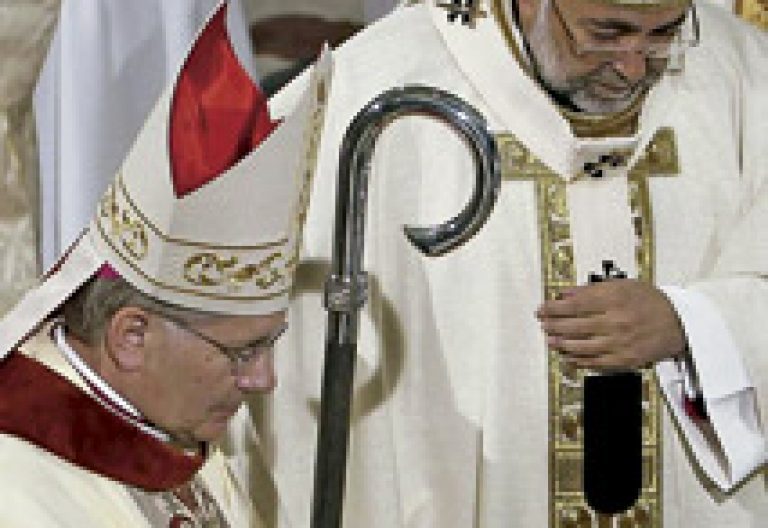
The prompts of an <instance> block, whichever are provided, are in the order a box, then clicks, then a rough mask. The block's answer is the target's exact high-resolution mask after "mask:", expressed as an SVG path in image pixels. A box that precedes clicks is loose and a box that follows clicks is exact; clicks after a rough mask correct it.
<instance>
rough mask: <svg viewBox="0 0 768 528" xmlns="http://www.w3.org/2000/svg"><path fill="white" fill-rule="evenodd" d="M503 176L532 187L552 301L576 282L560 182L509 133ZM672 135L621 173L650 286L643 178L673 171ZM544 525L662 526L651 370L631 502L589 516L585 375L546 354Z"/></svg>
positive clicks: (502, 139)
mask: <svg viewBox="0 0 768 528" xmlns="http://www.w3.org/2000/svg"><path fill="white" fill-rule="evenodd" d="M497 141H498V144H499V150H500V153H501V159H502V174H503V178H504V179H505V180H507V181H530V182H532V183H533V185H534V186H535V189H536V200H537V210H538V221H539V227H540V235H541V247H542V272H543V277H544V297H545V298H546V299H554V298H556V297H557V296H558V295H559V293H560V292H561V291H562V290H563V289H564V288H567V287H569V286H573V285H575V265H574V260H573V258H574V257H573V245H572V242H571V233H570V224H569V212H568V203H567V199H566V196H567V193H566V187H567V185H568V184H567V183H566V181H565V179H563V178H561V177H560V176H559V175H558V174H557V173H555V172H554V171H552V170H551V169H549V168H548V167H546V166H545V165H544V164H543V163H542V162H541V161H540V160H538V159H536V157H535V156H534V155H533V154H532V153H531V152H530V151H529V150H528V149H527V148H526V147H525V145H523V144H522V143H521V142H519V141H518V140H517V139H516V138H515V137H514V136H513V135H511V134H501V135H499V136H498V137H497ZM677 169H678V162H677V150H676V147H675V138H674V133H673V132H672V131H671V130H670V129H662V130H660V131H658V132H657V134H656V135H655V136H654V139H653V141H651V143H650V144H649V145H648V147H647V148H646V150H645V152H644V154H643V155H642V156H641V158H640V159H639V160H638V162H637V163H636V164H635V166H634V167H632V168H631V169H630V171H629V174H628V183H629V192H630V206H631V211H632V217H633V225H634V227H635V234H636V237H637V238H636V240H637V261H638V268H639V270H640V279H641V280H644V281H649V282H652V281H653V264H654V247H653V240H654V237H653V221H652V211H651V200H650V192H649V185H648V181H649V178H650V177H652V176H656V175H657V174H658V175H665V176H666V175H673V174H677V173H678V172H679V171H678V170H677ZM548 362H549V395H550V402H549V403H550V415H549V425H550V427H549V429H550V439H549V444H550V458H549V474H550V527H551V528H595V527H597V528H613V527H621V528H661V527H662V525H663V511H662V481H661V469H662V442H661V438H662V436H661V412H662V409H663V406H662V400H661V397H660V394H659V390H658V387H657V382H656V379H655V375H654V373H653V370H652V369H647V370H643V371H642V377H643V404H642V405H643V481H642V482H643V483H642V491H641V496H640V499H639V500H638V503H637V504H636V505H635V507H633V508H632V509H631V510H629V511H628V512H626V513H624V514H621V515H617V516H605V515H600V514H597V513H596V512H594V511H592V510H591V509H590V508H589V507H588V506H587V504H586V500H585V498H584V494H583V481H582V468H583V433H582V423H581V419H582V405H583V402H582V399H583V380H584V376H585V374H587V373H588V372H587V371H584V370H582V369H577V368H575V367H573V366H571V365H568V364H566V363H564V362H561V361H560V357H559V354H558V353H557V352H555V351H549V356H548Z"/></svg>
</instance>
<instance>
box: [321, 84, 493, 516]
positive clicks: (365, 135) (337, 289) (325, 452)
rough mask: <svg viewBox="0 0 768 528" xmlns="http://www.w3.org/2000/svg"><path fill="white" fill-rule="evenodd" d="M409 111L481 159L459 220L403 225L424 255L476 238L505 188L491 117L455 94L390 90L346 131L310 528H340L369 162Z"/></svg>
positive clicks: (363, 284)
mask: <svg viewBox="0 0 768 528" xmlns="http://www.w3.org/2000/svg"><path fill="white" fill-rule="evenodd" d="M410 114H421V115H428V116H432V117H436V118H437V119H440V120H441V121H444V122H446V123H447V124H448V125H450V126H451V127H453V128H454V129H455V130H457V131H458V132H459V133H460V134H461V136H462V137H463V138H464V139H465V140H466V141H467V144H468V145H469V147H470V150H471V151H472V153H473V155H474V158H475V162H476V182H475V189H474V192H473V194H472V196H471V198H470V200H469V202H468V203H467V205H466V206H465V208H464V209H463V210H462V211H461V212H460V213H459V214H458V215H456V216H455V217H454V218H451V219H450V220H448V221H446V222H444V223H442V224H439V225H435V226H428V227H411V226H406V227H405V228H404V229H405V234H406V236H407V237H408V239H409V240H410V242H411V243H412V244H413V245H414V246H415V247H416V248H418V249H419V250H420V251H421V252H423V253H424V254H426V255H429V256H437V255H442V254H445V253H447V252H449V251H451V250H453V249H455V248H456V247H458V246H459V245H461V244H462V243H464V242H466V241H467V240H469V239H470V238H472V236H474V235H475V233H477V231H478V230H479V229H480V228H481V227H482V226H483V224H484V223H485V221H486V219H487V218H488V216H489V215H490V213H491V211H492V210H493V207H494V205H495V203H496V198H497V195H498V191H499V187H500V184H501V171H500V162H499V156H498V150H497V147H496V142H495V139H494V137H493V135H492V134H491V133H490V132H489V131H488V129H487V126H486V123H485V119H484V118H483V117H482V115H481V114H480V113H479V112H478V111H477V110H475V109H474V108H472V107H471V106H469V105H468V104H467V103H466V102H464V101H462V100H461V99H459V98H458V97H456V96H454V95H452V94H450V93H447V92H443V91H440V90H437V89H435V88H429V87H422V86H409V87H405V88H397V89H392V90H389V91H387V92H385V93H383V94H381V95H380V96H378V97H376V98H375V99H374V100H373V101H371V102H370V103H368V105H367V106H366V107H365V108H363V109H362V110H361V111H360V112H359V113H358V114H357V116H356V117H355V118H354V120H353V121H352V123H351V124H350V126H349V128H348V129H347V132H346V134H345V136H344V140H343V142H342V145H341V153H340V159H339V173H338V187H337V198H336V199H337V203H336V220H335V226H334V240H333V253H332V261H331V275H330V277H329V278H328V281H327V283H326V289H325V307H326V310H327V311H328V330H327V335H326V355H325V367H324V372H323V389H322V390H323V392H322V404H321V410H320V427H319V433H318V445H317V460H316V465H315V489H314V495H313V504H312V524H311V526H312V528H339V527H340V526H341V516H342V509H343V508H342V506H343V499H344V479H345V476H346V464H347V443H348V438H349V428H350V408H351V400H352V381H353V371H354V361H355V354H356V347H357V331H358V320H359V312H360V309H361V308H362V306H363V305H364V304H365V302H366V299H367V287H368V284H367V278H366V274H365V272H364V271H363V269H362V260H363V247H364V229H365V208H366V197H367V190H368V177H369V173H370V164H371V159H372V158H373V153H374V148H375V144H376V141H377V139H378V137H379V135H380V134H381V132H382V130H383V129H384V128H385V127H386V126H387V125H388V124H389V123H391V122H392V121H394V120H395V119H397V118H399V117H401V116H404V115H410Z"/></svg>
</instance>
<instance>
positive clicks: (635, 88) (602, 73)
mask: <svg viewBox="0 0 768 528" xmlns="http://www.w3.org/2000/svg"><path fill="white" fill-rule="evenodd" d="M663 74H664V68H663V67H661V66H656V67H654V66H652V65H651V64H649V65H648V72H647V74H646V75H645V76H644V77H643V78H641V79H640V80H639V81H637V82H635V83H633V82H632V81H630V80H629V79H627V77H626V76H625V75H624V74H622V73H621V72H620V71H619V70H617V69H616V68H615V67H614V66H613V65H612V64H611V63H605V64H603V65H601V66H600V67H599V68H598V69H596V70H594V71H591V72H589V73H586V74H584V75H580V76H578V77H574V78H571V79H568V87H567V88H566V90H567V91H568V92H570V93H573V92H577V91H581V90H584V89H586V88H587V87H588V86H590V85H592V84H594V83H596V82H600V83H602V84H606V85H608V86H613V87H616V88H617V91H618V90H619V89H624V90H625V92H626V93H627V95H631V94H636V93H638V92H640V91H643V90H646V89H648V88H650V87H651V86H652V85H654V84H655V83H656V82H657V81H658V80H659V79H660V78H661V76H662V75H663Z"/></svg>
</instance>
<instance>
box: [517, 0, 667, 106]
mask: <svg viewBox="0 0 768 528" xmlns="http://www.w3.org/2000/svg"><path fill="white" fill-rule="evenodd" d="M548 8H549V2H546V1H543V2H542V3H541V9H540V11H539V14H538V17H537V20H536V23H535V24H534V27H533V30H532V31H531V34H530V35H529V36H528V46H529V49H530V53H531V62H532V66H533V68H534V71H535V72H536V75H537V78H538V81H539V83H540V84H541V85H542V87H543V88H544V89H545V90H546V91H547V92H549V93H550V94H551V95H552V96H553V98H554V99H555V100H556V101H558V102H561V103H565V104H566V105H569V106H571V107H573V108H574V109H576V110H578V111H581V112H585V113H589V114H598V115H605V114H612V113H617V112H621V111H623V110H626V109H627V108H629V107H630V106H631V105H632V103H634V102H635V101H636V100H637V98H638V97H640V96H641V95H642V94H643V92H645V91H646V89H647V88H648V87H649V86H651V85H652V84H653V83H655V82H656V81H657V80H658V79H659V77H660V75H661V72H655V71H649V74H648V76H646V77H645V78H644V79H643V80H642V81H641V82H640V83H637V84H635V85H634V86H633V85H631V84H630V83H628V82H627V81H626V80H625V79H624V78H623V77H622V76H621V74H620V73H619V72H617V71H616V70H615V69H614V68H612V67H611V66H610V64H605V65H604V66H602V67H601V68H599V69H598V70H595V71H593V72H590V73H587V74H585V75H582V76H580V77H573V78H568V77H567V75H566V74H565V73H564V72H565V68H564V67H562V62H563V61H562V58H561V57H560V54H559V51H558V50H557V48H556V46H555V43H554V41H553V40H552V37H551V36H550V34H549V30H548V28H547V18H546V17H547V9H548ZM597 79H602V80H605V81H607V82H608V83H609V84H611V85H614V86H616V85H626V86H627V90H626V94H620V95H618V96H617V97H613V98H610V99H608V98H604V97H600V98H598V97H595V96H594V95H592V94H591V93H590V91H589V89H590V86H591V85H592V83H594V82H595V81H596V80H597Z"/></svg>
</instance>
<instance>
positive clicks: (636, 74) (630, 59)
mask: <svg viewBox="0 0 768 528" xmlns="http://www.w3.org/2000/svg"><path fill="white" fill-rule="evenodd" d="M613 67H614V68H615V69H616V71H617V72H618V73H620V74H621V76H622V77H623V78H624V79H625V80H627V81H628V82H630V83H631V84H632V85H635V84H637V83H639V82H640V81H642V80H643V79H644V78H645V77H646V76H647V75H648V59H647V58H646V56H645V54H644V53H642V52H638V51H636V50H628V51H624V52H622V53H621V55H619V56H618V57H616V59H615V60H614V62H613Z"/></svg>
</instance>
